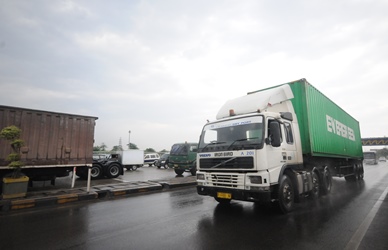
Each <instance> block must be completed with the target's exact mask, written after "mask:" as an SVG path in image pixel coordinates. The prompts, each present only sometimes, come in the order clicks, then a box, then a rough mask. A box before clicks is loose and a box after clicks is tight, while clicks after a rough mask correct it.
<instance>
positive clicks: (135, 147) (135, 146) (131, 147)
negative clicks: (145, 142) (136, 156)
mask: <svg viewBox="0 0 388 250" xmlns="http://www.w3.org/2000/svg"><path fill="white" fill-rule="evenodd" d="M127 147H128V144H127ZM129 149H139V148H138V147H137V145H136V144H133V143H131V144H130V147H129Z"/></svg>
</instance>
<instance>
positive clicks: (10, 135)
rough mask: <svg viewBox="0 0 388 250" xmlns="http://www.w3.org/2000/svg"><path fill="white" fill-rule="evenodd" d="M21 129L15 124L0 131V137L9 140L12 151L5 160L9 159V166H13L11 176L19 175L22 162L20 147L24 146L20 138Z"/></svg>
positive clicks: (16, 176)
mask: <svg viewBox="0 0 388 250" xmlns="http://www.w3.org/2000/svg"><path fill="white" fill-rule="evenodd" d="M21 133H22V130H21V129H20V128H18V127H16V126H15V125H12V126H8V127H5V128H3V129H2V130H1V131H0V138H3V139H5V140H7V141H9V143H10V145H11V148H12V151H13V153H11V154H9V155H8V157H7V161H9V162H10V163H9V165H8V166H9V167H12V168H14V171H13V173H12V178H19V177H20V176H21V168H22V166H24V163H23V162H22V161H21V153H20V149H21V147H23V146H24V141H23V140H22V139H20V134H21Z"/></svg>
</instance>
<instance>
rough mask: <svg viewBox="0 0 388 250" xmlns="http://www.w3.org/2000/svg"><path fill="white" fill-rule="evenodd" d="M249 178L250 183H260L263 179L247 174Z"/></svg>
mask: <svg viewBox="0 0 388 250" xmlns="http://www.w3.org/2000/svg"><path fill="white" fill-rule="evenodd" d="M249 180H250V181H251V183H252V184H262V183H263V181H262V179H261V176H249Z"/></svg>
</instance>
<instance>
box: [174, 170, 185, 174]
mask: <svg viewBox="0 0 388 250" xmlns="http://www.w3.org/2000/svg"><path fill="white" fill-rule="evenodd" d="M174 171H175V173H176V174H177V175H182V174H183V172H185V171H184V170H181V169H174Z"/></svg>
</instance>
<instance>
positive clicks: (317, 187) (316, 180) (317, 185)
mask: <svg viewBox="0 0 388 250" xmlns="http://www.w3.org/2000/svg"><path fill="white" fill-rule="evenodd" d="M311 177H312V181H313V189H312V190H311V191H310V197H311V198H312V199H314V200H316V199H318V198H319V195H320V188H321V187H320V183H319V176H318V174H317V172H316V171H314V172H312V174H311Z"/></svg>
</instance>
